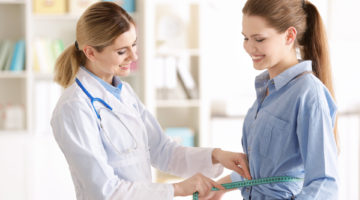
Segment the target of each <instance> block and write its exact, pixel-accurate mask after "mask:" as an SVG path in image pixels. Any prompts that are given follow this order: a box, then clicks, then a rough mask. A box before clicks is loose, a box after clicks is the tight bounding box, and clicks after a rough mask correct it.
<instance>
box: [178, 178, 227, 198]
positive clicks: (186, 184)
mask: <svg viewBox="0 0 360 200" xmlns="http://www.w3.org/2000/svg"><path fill="white" fill-rule="evenodd" d="M173 186H174V196H188V195H192V194H193V193H194V192H198V193H199V197H203V196H206V195H208V194H209V193H210V192H211V188H212V187H216V188H218V189H220V190H224V189H225V188H224V187H223V186H222V185H220V184H219V183H217V182H215V181H213V180H211V179H210V178H208V177H206V176H204V175H202V174H200V173H198V174H196V175H194V176H192V177H190V178H188V179H186V180H184V181H182V182H179V183H174V184H173Z"/></svg>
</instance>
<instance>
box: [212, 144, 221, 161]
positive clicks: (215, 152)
mask: <svg viewBox="0 0 360 200" xmlns="http://www.w3.org/2000/svg"><path fill="white" fill-rule="evenodd" d="M221 151H222V150H221V149H220V148H215V149H214V150H213V151H212V153H211V160H212V163H213V164H217V163H219V159H218V154H219V153H220V152H221Z"/></svg>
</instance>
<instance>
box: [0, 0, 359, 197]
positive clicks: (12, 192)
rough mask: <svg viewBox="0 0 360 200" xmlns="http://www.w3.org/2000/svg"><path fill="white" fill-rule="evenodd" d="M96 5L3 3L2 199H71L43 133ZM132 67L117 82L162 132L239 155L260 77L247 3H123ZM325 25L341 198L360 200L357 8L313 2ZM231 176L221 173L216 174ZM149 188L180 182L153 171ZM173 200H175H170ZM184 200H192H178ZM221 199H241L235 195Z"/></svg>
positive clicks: (350, 2) (346, 1)
mask: <svg viewBox="0 0 360 200" xmlns="http://www.w3.org/2000/svg"><path fill="white" fill-rule="evenodd" d="M94 2H97V1H96V0H0V199H1V200H48V199H52V200H56V199H59V200H60V199H62V200H63V199H69V200H72V199H75V193H74V188H73V184H72V181H71V177H70V174H69V170H68V166H67V163H66V161H65V158H64V156H63V155H62V153H61V152H60V150H59V149H58V146H57V144H56V143H55V141H54V139H53V136H52V131H51V127H50V124H49V122H50V118H51V113H52V110H53V108H54V106H55V104H56V102H57V99H58V98H59V96H60V95H61V92H62V89H61V88H60V87H59V86H58V85H56V84H55V83H54V82H53V68H54V62H55V60H56V58H57V56H58V55H59V54H60V53H61V52H62V51H63V50H64V48H65V47H66V46H68V45H71V44H73V43H74V41H75V27H76V22H77V19H78V18H79V16H80V15H81V13H82V12H83V11H84V10H85V9H86V8H87V7H88V6H89V5H91V4H92V3H94ZM116 2H117V3H119V4H121V5H122V6H123V7H124V8H125V9H126V10H127V11H128V12H129V13H130V14H131V15H132V16H133V18H134V19H135V21H136V23H137V32H138V40H139V42H138V54H139V60H138V61H137V62H136V63H134V64H133V65H132V74H131V75H130V76H129V77H126V78H124V80H125V81H127V82H129V83H130V84H131V85H132V86H133V88H134V89H135V90H136V92H137V94H138V95H139V97H140V98H141V99H142V101H143V102H144V103H145V105H146V106H147V108H148V109H149V110H150V111H151V112H152V113H153V114H154V115H155V116H156V118H157V119H158V120H159V122H160V124H161V125H162V127H163V129H164V131H165V132H166V134H168V135H170V136H171V137H173V138H174V139H175V140H177V141H178V142H179V143H182V144H183V145H187V146H201V147H220V148H223V149H225V150H231V151H242V148H241V134H242V122H243V118H244V115H245V114H246V112H247V109H248V108H249V107H250V106H251V104H252V102H253V101H254V100H255V91H254V78H255V76H256V75H257V74H259V73H260V72H259V71H255V70H254V69H253V67H252V61H251V59H250V58H249V56H248V55H247V54H246V53H245V51H244V50H243V47H242V43H243V36H242V34H241V31H242V30H241V29H242V27H241V20H242V12H241V9H242V7H243V5H244V3H245V0H222V1H217V0H123V1H116ZM311 2H312V3H314V4H315V5H316V6H317V7H318V9H319V10H320V13H321V15H322V17H323V19H324V22H325V24H326V27H327V31H328V37H329V44H330V51H331V61H332V67H333V77H334V84H335V92H336V100H337V105H338V108H339V112H338V117H339V136H340V145H341V146H340V148H341V152H340V154H339V162H338V164H339V173H340V178H341V180H340V181H341V182H340V197H339V199H341V200H342V199H360V197H359V190H360V185H359V181H360V174H359V171H360V168H359V167H360V149H359V143H360V137H359V134H360V92H359V91H360V90H359V89H360V88H359V83H358V80H359V78H358V77H359V74H360V65H359V62H357V61H356V57H357V56H358V53H359V50H358V47H359V46H360V39H359V37H358V36H359V35H360V27H359V26H358V25H356V24H358V23H354V21H355V20H354V19H360V13H359V12H358V8H359V7H360V2H359V1H356V0H341V1H340V0H311ZM227 174H229V171H225V172H224V174H223V175H227ZM153 177H154V181H157V182H173V181H178V180H179V178H178V177H174V176H171V175H168V174H165V173H163V172H160V171H157V170H155V169H154V170H153ZM177 199H180V198H177ZM181 199H191V198H190V197H188V198H181ZM224 199H241V195H240V192H239V191H233V192H230V193H228V194H227V195H226V196H225V197H224Z"/></svg>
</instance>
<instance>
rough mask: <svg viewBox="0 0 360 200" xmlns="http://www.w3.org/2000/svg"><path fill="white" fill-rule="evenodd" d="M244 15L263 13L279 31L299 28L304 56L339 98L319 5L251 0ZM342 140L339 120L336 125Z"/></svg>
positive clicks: (300, 0) (304, 1)
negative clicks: (336, 92)
mask: <svg viewBox="0 0 360 200" xmlns="http://www.w3.org/2000/svg"><path fill="white" fill-rule="evenodd" d="M242 12H243V14H244V15H254V16H260V17H263V18H264V19H265V20H266V21H267V23H268V24H269V25H270V26H271V27H273V28H274V29H275V30H277V31H278V32H279V33H283V32H285V31H286V30H287V29H288V28H289V27H295V28H296V31H297V36H296V42H297V43H296V46H297V47H299V48H300V50H301V55H302V59H304V60H311V61H312V71H313V73H314V74H315V76H316V77H317V78H319V79H320V80H321V82H322V83H323V84H324V85H325V86H326V87H327V88H328V90H329V91H330V93H331V95H332V97H333V98H334V99H335V93H334V88H333V84H332V73H331V66H330V58H329V50H328V43H327V36H326V31H325V26H324V24H323V21H322V19H321V16H320V14H319V12H318V10H317V8H316V7H315V6H314V5H313V4H312V3H310V2H309V1H307V0H291V1H287V0H286V1H285V0H248V1H247V2H246V4H245V6H244V8H243V10H242ZM334 136H335V141H336V143H337V145H338V146H339V144H338V135H337V120H336V123H335V128H334Z"/></svg>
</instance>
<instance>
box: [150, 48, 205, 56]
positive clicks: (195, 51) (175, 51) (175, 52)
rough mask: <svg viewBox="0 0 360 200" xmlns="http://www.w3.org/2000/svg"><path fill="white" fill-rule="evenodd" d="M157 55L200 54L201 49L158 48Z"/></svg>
mask: <svg viewBox="0 0 360 200" xmlns="http://www.w3.org/2000/svg"><path fill="white" fill-rule="evenodd" d="M156 55H157V56H183V55H185V56H199V55H200V51H199V49H166V50H157V51H156Z"/></svg>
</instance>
